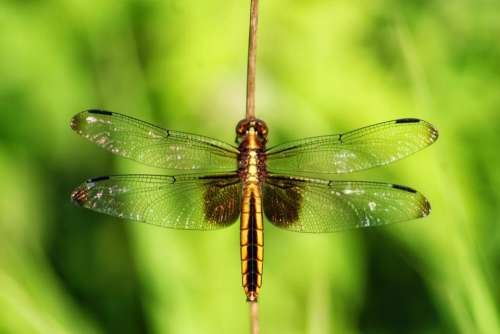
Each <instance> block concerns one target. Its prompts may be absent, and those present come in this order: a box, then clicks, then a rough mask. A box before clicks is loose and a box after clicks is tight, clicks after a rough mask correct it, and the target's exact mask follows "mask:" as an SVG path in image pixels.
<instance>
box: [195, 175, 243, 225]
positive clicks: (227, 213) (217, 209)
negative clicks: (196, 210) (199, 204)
mask: <svg viewBox="0 0 500 334" xmlns="http://www.w3.org/2000/svg"><path fill="white" fill-rule="evenodd" d="M206 187H207V188H206V190H205V193H204V195H203V197H204V198H203V200H204V211H205V218H206V220H207V221H208V222H210V223H213V224H220V225H230V224H232V223H233V222H234V221H235V220H236V219H238V216H239V215H240V207H241V193H240V192H241V190H240V189H241V187H239V180H238V181H236V182H235V181H232V180H231V182H229V181H227V180H217V181H214V182H213V183H210V184H207V186H206Z"/></svg>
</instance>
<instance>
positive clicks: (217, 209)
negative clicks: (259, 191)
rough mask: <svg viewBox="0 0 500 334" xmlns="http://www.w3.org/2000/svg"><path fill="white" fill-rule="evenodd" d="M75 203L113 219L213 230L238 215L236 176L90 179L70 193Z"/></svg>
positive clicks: (118, 176) (232, 221) (136, 176)
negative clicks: (113, 217)
mask: <svg viewBox="0 0 500 334" xmlns="http://www.w3.org/2000/svg"><path fill="white" fill-rule="evenodd" d="M72 199H73V201H74V202H76V203H77V204H79V205H81V206H83V207H86V208H88V209H91V210H94V211H97V212H101V213H105V214H108V215H111V216H115V217H119V218H126V219H131V220H136V221H141V222H146V223H149V224H154V225H159V226H163V227H170V228H178V229H188V230H214V229H218V228H221V227H225V226H228V225H231V224H232V223H234V222H235V221H236V219H237V218H238V217H239V215H240V205H241V183H240V180H239V178H238V177H236V176H235V175H214V176H200V175H181V176H164V175H116V176H105V177H99V178H95V179H90V180H88V181H86V182H85V183H84V184H82V185H80V186H79V187H78V188H77V189H76V190H75V191H74V192H73V195H72Z"/></svg>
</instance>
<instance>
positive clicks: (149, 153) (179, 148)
mask: <svg viewBox="0 0 500 334" xmlns="http://www.w3.org/2000/svg"><path fill="white" fill-rule="evenodd" d="M71 128H72V129H73V130H75V131H76V133H78V134H79V135H81V136H83V137H84V138H86V139H88V140H90V141H91V142H93V143H95V144H97V145H99V146H101V147H102V148H104V149H106V150H108V151H110V152H112V153H114V154H117V155H119V156H122V157H124V158H128V159H132V160H135V161H137V162H140V163H143V164H145V165H148V166H151V167H158V168H163V169H167V170H168V171H170V172H173V173H174V174H175V173H177V174H179V173H182V172H183V173H187V172H200V173H201V172H207V171H210V172H211V173H213V172H215V173H221V172H234V171H235V170H236V166H237V156H238V150H237V149H236V148H235V147H233V146H231V145H228V144H226V143H224V142H221V141H218V140H215V139H211V138H208V137H202V136H197V135H192V134H189V133H184V132H177V131H172V130H167V129H162V128H160V127H157V126H154V125H152V124H149V123H146V122H143V121H140V120H138V119H135V118H132V117H128V116H125V115H121V114H118V113H113V112H109V111H102V110H88V111H84V112H81V113H79V114H77V115H76V116H75V117H73V119H72V120H71Z"/></svg>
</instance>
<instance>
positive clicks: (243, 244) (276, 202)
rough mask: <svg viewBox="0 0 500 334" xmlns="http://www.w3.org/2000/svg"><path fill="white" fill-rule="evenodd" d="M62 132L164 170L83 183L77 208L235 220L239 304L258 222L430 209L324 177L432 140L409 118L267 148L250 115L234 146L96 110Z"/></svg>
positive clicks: (375, 219)
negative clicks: (153, 173) (239, 257)
mask: <svg viewBox="0 0 500 334" xmlns="http://www.w3.org/2000/svg"><path fill="white" fill-rule="evenodd" d="M71 128H72V129H73V130H74V131H75V132H76V133H77V134H79V135H81V136H83V137H84V138H86V139H88V140H89V141H91V142H93V143H95V144H97V145H98V146H100V147H102V148H104V149H106V150H108V151H110V152H111V153H114V154H116V155H118V156H121V157H124V158H128V159H131V160H135V161H137V162H140V163H142V164H144V165H148V166H152V167H157V168H161V169H164V170H165V175H149V174H128V175H112V176H102V177H97V178H92V179H89V180H87V181H85V182H83V184H81V185H80V186H78V187H77V188H76V189H75V190H74V191H73V192H72V194H71V198H72V201H73V202H74V203H76V204H77V205H79V206H82V207H84V208H87V209H91V210H94V211H97V212H100V213H104V214H108V215H111V216H115V217H119V218H124V219H129V220H134V221H139V222H144V223H148V224H153V225H158V226H162V227H167V228H175V229H184V230H217V229H221V228H224V227H228V226H231V225H232V224H233V223H235V222H236V221H237V220H238V218H239V220H240V256H241V276H242V285H243V289H244V291H245V295H246V297H247V300H248V301H256V300H257V298H258V296H259V292H260V289H261V287H262V274H263V261H264V219H266V220H267V221H268V222H270V223H271V224H273V225H275V226H277V227H279V228H282V229H285V230H288V231H295V232H311V233H323V232H336V231H342V230H349V229H357V228H364V227H372V226H381V225H387V224H392V223H397V222H403V221H407V220H412V219H417V218H421V217H425V216H427V215H428V214H429V213H430V211H431V206H430V204H429V201H428V200H427V199H426V198H425V197H424V196H423V195H422V194H421V193H419V192H417V191H416V190H414V189H412V188H410V187H407V186H403V185H397V184H390V183H380V182H365V181H344V180H335V179H334V176H335V175H336V174H344V173H352V172H357V171H361V170H366V169H369V168H372V167H376V166H383V165H386V164H389V163H391V162H394V161H396V160H399V159H402V158H404V157H406V156H408V155H410V154H412V153H415V152H417V151H419V150H421V149H423V148H425V147H427V146H429V145H431V144H432V143H434V142H435V141H436V140H437V138H438V131H437V129H436V128H435V127H434V126H433V125H432V124H430V123H428V122H426V121H423V120H420V119H416V118H403V119H396V120H392V121H387V122H383V123H379V124H375V125H370V126H366V127H363V128H360V129H357V130H354V131H350V132H345V133H341V134H333V135H325V136H318V137H311V138H305V139H300V140H295V141H291V142H288V143H285V144H280V145H277V146H273V147H270V148H267V147H266V145H267V142H268V135H269V131H268V127H267V125H266V123H265V122H264V121H262V120H260V119H256V118H250V119H243V120H241V121H240V122H239V123H238V124H237V126H236V144H235V145H230V144H227V143H224V142H222V141H219V140H216V139H212V138H208V137H204V136H199V135H194V134H189V133H185V132H178V131H173V130H168V129H164V128H161V127H158V126H155V125H152V124H149V123H147V122H144V121H141V120H138V119H135V118H132V117H128V116H125V115H122V114H119V113H115V112H110V111H105V110H87V111H83V112H81V113H79V114H77V115H75V116H74V117H73V118H72V120H71Z"/></svg>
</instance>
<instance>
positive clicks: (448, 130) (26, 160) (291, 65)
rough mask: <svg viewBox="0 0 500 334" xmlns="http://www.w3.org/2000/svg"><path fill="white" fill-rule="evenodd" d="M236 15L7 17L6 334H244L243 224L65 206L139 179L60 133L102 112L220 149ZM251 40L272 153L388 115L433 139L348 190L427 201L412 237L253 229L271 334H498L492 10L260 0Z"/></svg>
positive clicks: (1, 177)
mask: <svg viewBox="0 0 500 334" xmlns="http://www.w3.org/2000/svg"><path fill="white" fill-rule="evenodd" d="M248 7H249V4H248V3H247V2H246V1H222V0H212V1H193V0H191V1H180V0H165V1H153V0H121V1H118V0H113V1H111V0H109V1H94V0H87V1H82V0H66V1H33V0H31V1H14V0H4V1H2V2H0V31H2V33H1V34H0V113H1V116H2V117H1V123H0V184H1V185H2V187H1V193H0V212H1V216H0V235H1V236H2V240H1V242H0V308H1V310H2V312H0V332H2V333H34V332H36V333H92V332H96V333H101V332H109V333H115V332H120V333H137V332H142V333H149V332H151V333H153V332H157V333H245V332H246V331H247V330H248V318H247V317H248V311H247V305H246V303H245V301H244V296H243V291H242V289H241V287H240V273H239V270H240V264H239V248H238V247H239V246H238V237H239V236H238V235H239V233H238V226H237V224H236V225H235V226H233V227H231V228H228V229H227V230H223V231H220V232H205V233H200V232H186V231H173V230H162V229H159V228H156V227H152V226H145V225H142V224H119V223H118V221H119V220H118V219H114V218H110V217H106V216H103V215H99V214H95V213H93V212H90V211H86V210H82V209H79V208H77V207H74V206H73V205H71V203H70V202H69V194H70V192H71V190H72V188H73V187H74V186H76V185H77V184H79V183H80V182H81V181H82V180H84V179H86V178H88V177H90V176H97V175H105V174H112V173H126V172H137V171H144V169H142V167H141V166H138V165H136V164H134V163H131V162H127V161H123V159H119V158H115V157H112V156H110V154H108V153H106V152H104V151H103V150H100V149H99V148H97V147H96V146H93V145H92V144H90V143H88V142H86V141H84V140H82V139H81V138H79V137H78V136H76V135H75V134H74V133H73V132H72V131H71V130H70V128H69V124H68V123H69V119H70V118H71V116H72V115H73V114H75V113H77V112H78V111H80V110H83V109H87V108H92V107H97V108H104V109H109V110H113V111H118V112H121V113H125V114H127V115H131V116H135V117H137V118H140V119H144V120H146V121H150V122H153V123H156V124H159V125H162V126H165V127H168V128H170V129H176V130H181V131H188V132H195V133H199V134H203V135H208V136H213V137H217V138H219V139H222V140H226V141H228V142H232V140H233V139H234V130H233V129H234V126H235V124H236V122H237V121H238V120H239V119H241V118H242V117H243V113H244V87H245V65H246V43H247V26H248ZM260 23H261V25H260V28H259V49H258V52H259V54H258V83H257V84H258V86H257V115H258V116H259V117H260V118H263V119H265V120H266V121H267V122H268V125H269V127H270V130H271V144H276V143H280V142H283V141H285V140H289V139H294V138H299V137H304V136H313V135H319V134H328V133H335V132H339V131H346V130H350V129H354V128H358V127H361V126H364V125H367V124H371V123H376V122H380V121H384V120H389V119H394V118H399V117H419V118H424V119H426V120H428V121H431V122H432V123H434V124H435V125H436V126H437V127H438V128H439V130H440V133H441V137H440V139H439V141H438V142H437V144H436V145H434V146H433V147H431V148H429V149H427V150H425V151H423V152H421V153H419V154H418V155H416V156H414V157H411V158H409V159H407V160H405V161H403V162H399V163H397V164H394V165H393V166H390V167H386V168H381V169H378V170H373V171H369V172H366V173H359V175H353V176H352V178H354V179H367V180H379V181H388V182H397V183H401V184H407V185H409V186H412V187H415V188H417V189H419V190H420V191H422V192H423V193H424V194H426V196H427V197H428V198H429V199H430V201H431V203H432V205H433V213H432V215H431V216H430V217H428V218H426V219H425V220H421V221H418V222H409V223H405V224H400V225H397V226H390V227H386V228H378V229H373V230H364V231H355V232H348V233H341V234H332V235H302V234H295V233H289V232H284V231H279V230H277V229H276V228H274V227H272V226H270V225H267V229H266V262H265V268H266V269H265V275H264V287H263V290H262V295H261V313H262V314H261V327H262V330H263V332H264V333H401V332H403V333H498V332H500V324H499V311H498V306H499V305H498V303H499V301H500V291H499V288H498V283H497V282H498V280H499V279H500V209H499V208H500V206H499V203H500V191H499V190H498V189H500V172H499V171H500V155H499V154H498V147H499V146H498V145H499V144H500V112H499V111H500V44H499V43H498V36H500V3H499V2H498V1H493V0H491V1H488V0H482V1H472V0H456V1H432V0H412V1H406V0H385V1H383V0H376V1H347V0H313V1H311V0H287V1H285V0H274V1H262V3H261V19H260ZM156 172H157V173H158V171H156Z"/></svg>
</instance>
